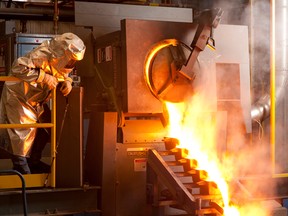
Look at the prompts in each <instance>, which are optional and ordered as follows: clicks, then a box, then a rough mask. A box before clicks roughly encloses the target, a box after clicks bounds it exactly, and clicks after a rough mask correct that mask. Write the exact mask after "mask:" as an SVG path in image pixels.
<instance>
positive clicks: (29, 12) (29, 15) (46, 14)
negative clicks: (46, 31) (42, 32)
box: [0, 8, 75, 22]
mask: <svg viewBox="0 0 288 216" xmlns="http://www.w3.org/2000/svg"><path fill="white" fill-rule="evenodd" d="M54 13H55V12H54V8H37V9H34V8H33V9H30V8H25V9H23V8H0V19H14V20H15V19H22V18H25V19H27V20H47V21H51V20H53V17H54ZM58 18H59V20H60V21H68V22H72V21H74V19H75V15H74V9H72V8H71V9H65V10H61V11H59V13H58Z"/></svg>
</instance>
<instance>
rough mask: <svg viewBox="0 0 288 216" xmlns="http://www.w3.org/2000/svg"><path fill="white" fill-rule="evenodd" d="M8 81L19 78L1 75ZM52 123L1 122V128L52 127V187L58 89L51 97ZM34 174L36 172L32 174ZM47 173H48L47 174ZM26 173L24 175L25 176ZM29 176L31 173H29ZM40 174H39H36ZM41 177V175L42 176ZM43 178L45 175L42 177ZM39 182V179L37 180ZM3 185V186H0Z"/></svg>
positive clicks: (0, 78)
mask: <svg viewBox="0 0 288 216" xmlns="http://www.w3.org/2000/svg"><path fill="white" fill-rule="evenodd" d="M2 81H3V82H6V81H19V79H18V78H16V77H13V76H0V82H2ZM51 101H52V103H51V123H34V124H0V129H1V128H51V173H49V174H48V175H49V182H50V185H49V186H51V187H55V185H56V183H55V181H56V180H55V179H56V176H55V171H56V170H55V169H56V160H55V157H56V89H53V90H52V97H51ZM31 175H34V174H31ZM46 175H47V174H46ZM25 176H26V175H24V178H25ZM27 176H29V174H28V175H27ZM35 176H38V177H39V175H35ZM40 177H41V176H40ZM47 178H48V176H47V177H46V178H44V179H45V182H43V186H47V185H46V184H47V181H48V179H47ZM41 179H43V176H42V178H41ZM36 182H37V181H36ZM33 186H34V185H33V181H31V187H33ZM36 186H38V185H36ZM0 187H1V186H0Z"/></svg>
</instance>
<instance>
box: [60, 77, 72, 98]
mask: <svg viewBox="0 0 288 216" xmlns="http://www.w3.org/2000/svg"><path fill="white" fill-rule="evenodd" d="M71 90H72V83H71V81H69V80H65V81H64V82H63V83H62V85H61V88H60V91H61V92H62V94H63V95H64V96H67V95H68V94H69V93H70V92H71Z"/></svg>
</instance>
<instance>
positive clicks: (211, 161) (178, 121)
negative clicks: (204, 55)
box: [166, 96, 267, 216]
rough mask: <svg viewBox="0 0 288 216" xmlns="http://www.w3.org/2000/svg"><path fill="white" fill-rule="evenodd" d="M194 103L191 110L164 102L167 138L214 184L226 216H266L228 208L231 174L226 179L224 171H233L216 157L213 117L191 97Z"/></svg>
mask: <svg viewBox="0 0 288 216" xmlns="http://www.w3.org/2000/svg"><path fill="white" fill-rule="evenodd" d="M197 97H198V98H197ZM193 101H194V102H193V103H191V106H190V105H189V104H185V103H170V102H166V108H167V112H168V114H169V126H168V130H169V132H168V133H169V134H168V137H173V138H177V139H178V140H179V146H178V147H179V148H183V149H187V150H188V156H187V157H188V158H191V159H195V160H197V162H198V168H199V170H205V171H206V172H207V173H208V178H209V179H207V180H209V181H213V182H215V183H216V184H217V187H218V189H219V190H220V192H221V195H222V202H223V203H222V208H223V210H224V215H225V216H240V215H245V216H255V215H256V214H257V215H261V216H265V215H267V213H265V212H264V210H263V209H261V208H260V207H259V208H257V207H256V206H254V207H253V208H249V211H248V210H247V208H243V209H242V207H241V208H240V207H238V206H235V205H233V204H231V201H230V194H229V188H228V183H227V182H228V181H229V180H231V179H232V176H231V175H232V174H230V176H229V171H228V172H227V170H231V169H232V168H231V167H229V168H228V167H223V165H222V166H221V161H220V160H219V155H217V154H218V153H217V150H216V141H215V140H216V116H215V115H213V113H211V112H203V107H204V104H202V103H201V100H200V98H199V96H194V99H193ZM196 102H197V103H196ZM231 173H232V172H231ZM241 212H242V213H241Z"/></svg>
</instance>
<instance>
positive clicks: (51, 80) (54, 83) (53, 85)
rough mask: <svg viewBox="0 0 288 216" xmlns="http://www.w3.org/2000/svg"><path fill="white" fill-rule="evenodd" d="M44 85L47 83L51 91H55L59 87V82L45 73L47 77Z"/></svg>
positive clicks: (44, 79)
mask: <svg viewBox="0 0 288 216" xmlns="http://www.w3.org/2000/svg"><path fill="white" fill-rule="evenodd" d="M42 82H43V83H45V84H46V85H48V87H49V89H50V90H51V89H53V88H56V86H57V85H58V80H57V79H56V77H54V76H51V75H49V74H46V73H45V76H44V78H43V81H42Z"/></svg>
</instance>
